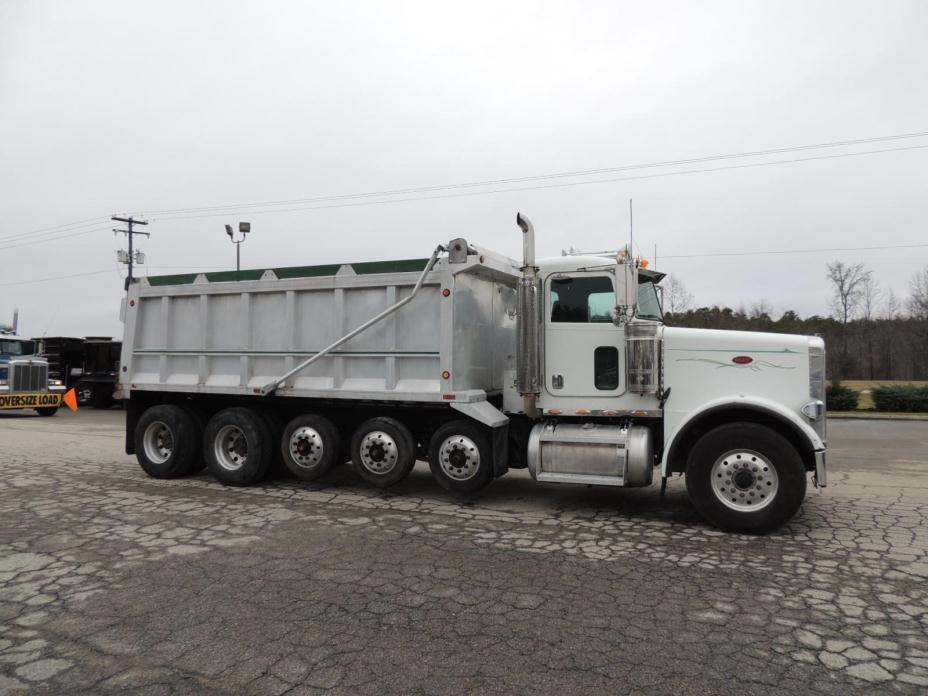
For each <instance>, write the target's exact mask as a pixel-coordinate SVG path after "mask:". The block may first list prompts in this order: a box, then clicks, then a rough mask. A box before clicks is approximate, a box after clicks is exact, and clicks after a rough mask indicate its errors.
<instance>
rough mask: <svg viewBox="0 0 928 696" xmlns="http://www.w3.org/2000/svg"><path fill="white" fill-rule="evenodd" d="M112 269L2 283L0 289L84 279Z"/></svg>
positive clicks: (109, 271)
mask: <svg viewBox="0 0 928 696" xmlns="http://www.w3.org/2000/svg"><path fill="white" fill-rule="evenodd" d="M112 272H113V269H112V268H106V269H103V270H100V271H89V272H87V273H72V274H71V275H60V276H51V277H49V278H33V279H32V280H17V281H14V282H12V283H0V287H6V286H8V285H29V284H31V283H47V282H49V281H52V280H65V279H67V278H83V277H85V276H93V275H101V274H103V273H112Z"/></svg>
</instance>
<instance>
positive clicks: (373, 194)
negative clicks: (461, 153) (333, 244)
mask: <svg viewBox="0 0 928 696" xmlns="http://www.w3.org/2000/svg"><path fill="white" fill-rule="evenodd" d="M925 136H928V131H922V132H917V133H900V134H896V135H882V136H876V137H871V138H857V139H854V140H835V141H831V142H825V143H814V144H808V145H793V146H789V147H780V148H773V149H769V150H754V151H747V152H736V153H728V154H723V155H708V156H704V157H691V158H688V159H679V160H665V161H661V162H648V163H644V164H629V165H621V166H617V167H605V168H599V169H581V170H575V171H567V172H553V173H549V174H537V175H532V176H521V177H510V178H505V179H488V180H484V181H471V182H464V183H456V184H442V185H437V186H419V187H413V188H402V189H388V190H384V191H368V192H364V193H349V194H337V195H331V196H315V197H309V198H292V199H287V200H278V201H264V202H252V203H230V204H226V205H215V206H201V207H192V208H174V209H163V210H150V211H145V212H144V213H140V214H144V215H174V214H178V213H195V212H209V211H219V210H223V211H228V210H230V209H234V210H247V209H250V208H260V207H270V206H278V205H293V204H298V203H321V202H326V201H339V200H349V199H358V198H377V197H384V196H396V195H405V194H411V193H430V192H434V191H445V190H450V189H458V188H478V187H484V186H498V185H500V184H513V183H524V182H528V181H542V180H545V179H561V178H567V177H575V176H593V175H596V174H610V173H616V172H622V171H631V170H635V169H650V168H656V167H671V166H680V165H687V164H699V163H702V162H712V161H719V160H726V159H736V158H745V157H763V156H768V155H776V154H784V153H787V152H799V151H803V150H815V149H822V148H833V147H846V146H849V145H866V144H872V143H879V142H887V141H892V140H904V139H911V138H922V137H925ZM513 190H521V189H513Z"/></svg>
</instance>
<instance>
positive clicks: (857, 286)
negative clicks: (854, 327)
mask: <svg viewBox="0 0 928 696" xmlns="http://www.w3.org/2000/svg"><path fill="white" fill-rule="evenodd" d="M869 277H870V271H867V270H865V269H864V265H863V264H862V263H855V264H854V265H853V266H849V265H847V264H845V263H844V262H843V261H835V262H834V263H830V264H828V280H830V281H831V284H832V290H833V292H834V299H833V300H832V307H833V308H834V310H835V314H837V317H838V319H839V320H840V321H841V323H842V324H844V325H847V323H848V321H850V320H851V319H853V318H854V315H855V314H856V313H857V308H858V307H859V306H860V298H861V296H862V295H863V284H864V283H865V282H866V281H867V279H868V278H869Z"/></svg>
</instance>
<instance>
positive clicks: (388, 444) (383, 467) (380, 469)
mask: <svg viewBox="0 0 928 696" xmlns="http://www.w3.org/2000/svg"><path fill="white" fill-rule="evenodd" d="M359 450H360V451H359V454H360V458H361V465H362V466H363V467H364V468H365V469H367V470H368V471H370V472H371V473H373V474H378V475H383V474H386V473H388V472H390V471H392V470H393V467H395V466H396V462H397V460H398V458H399V446H398V445H397V444H396V441H395V440H394V439H393V438H392V437H391V436H390V435H389V434H388V433H385V432H383V431H382V430H374V431H372V432H369V433H367V434H366V435H365V436H364V437H363V438H362V439H361V446H360V448H359Z"/></svg>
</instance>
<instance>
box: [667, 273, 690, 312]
mask: <svg viewBox="0 0 928 696" xmlns="http://www.w3.org/2000/svg"><path fill="white" fill-rule="evenodd" d="M663 285H664V311H665V312H667V313H668V314H680V313H681V312H685V311H687V310H689V309H692V307H693V294H692V293H691V292H690V291H689V290H687V289H686V286H685V285H683V282H682V281H681V280H679V279H678V278H677V277H676V276H667V280H666V281H665V282H664V284H663Z"/></svg>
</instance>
